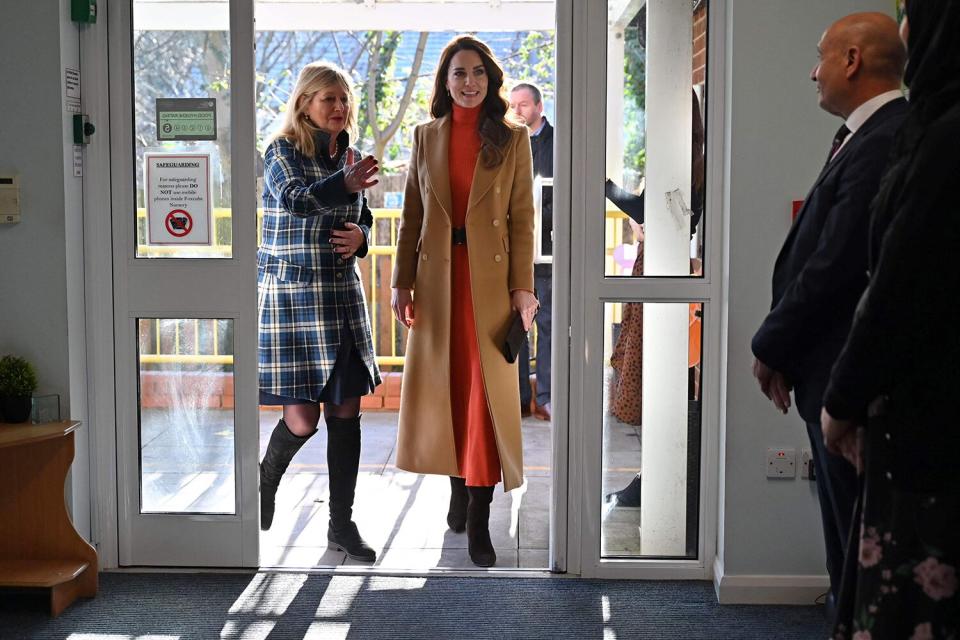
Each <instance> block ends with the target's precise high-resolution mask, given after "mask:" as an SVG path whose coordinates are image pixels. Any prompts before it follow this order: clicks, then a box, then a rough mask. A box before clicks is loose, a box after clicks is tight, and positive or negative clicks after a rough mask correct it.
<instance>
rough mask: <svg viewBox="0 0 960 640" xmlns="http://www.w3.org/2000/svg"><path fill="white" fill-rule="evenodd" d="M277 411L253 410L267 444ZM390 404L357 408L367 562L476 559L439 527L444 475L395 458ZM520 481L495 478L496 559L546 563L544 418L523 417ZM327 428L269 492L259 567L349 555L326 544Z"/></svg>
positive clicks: (359, 511) (461, 538)
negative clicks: (399, 464) (512, 484)
mask: <svg viewBox="0 0 960 640" xmlns="http://www.w3.org/2000/svg"><path fill="white" fill-rule="evenodd" d="M279 417H280V413H279V412H272V411H270V412H268V411H262V412H261V413H260V447H261V451H263V449H264V448H265V447H266V445H267V441H268V439H269V437H270V432H271V431H272V430H273V427H274V425H275V424H276V422H277V419H278V418H279ZM396 420H397V414H396V413H393V412H376V413H374V412H368V413H366V414H365V415H364V416H363V423H362V424H363V447H362V453H361V457H360V477H359V479H358V481H357V497H356V501H355V505H354V520H355V521H356V523H357V525H358V527H359V528H360V532H361V534H362V535H363V537H364V539H366V540H367V542H368V543H369V544H370V545H371V546H373V547H374V548H375V549H377V551H378V558H377V562H376V565H375V566H378V567H384V568H395V569H402V570H427V569H432V568H438V567H442V568H449V569H476V568H477V567H475V566H474V564H473V563H472V562H471V561H470V558H469V556H468V555H467V549H466V547H467V536H466V534H465V533H459V534H457V533H453V532H452V531H450V530H449V529H448V528H447V523H446V514H447V505H448V502H449V499H450V483H449V480H448V479H447V478H446V477H443V476H421V475H416V474H413V473H407V472H405V471H400V470H398V469H397V468H396V467H395V466H394V461H395V456H396V451H395V446H396ZM523 442H524V467H525V468H524V476H525V478H526V482H525V484H524V485H523V486H522V487H521V488H519V489H516V490H514V491H512V492H510V493H509V494H505V493H503V491H502V485H500V486H499V488H498V489H497V491H496V492H495V494H494V500H493V505H492V506H491V510H490V535H491V538H492V540H493V546H494V548H495V549H496V551H497V564H496V566H497V567H498V568H532V569H544V568H546V567H547V565H548V556H547V541H548V532H549V518H548V515H549V499H550V452H551V440H550V425H549V423H547V422H542V421H539V420H536V419H532V418H528V419H525V420H524V421H523ZM326 533H327V465H326V432H325V429H324V428H323V425H322V421H321V429H320V431H319V432H318V433H317V435H316V436H314V438H313V439H311V440H310V441H309V442H308V443H307V444H306V445H305V446H304V447H303V449H301V450H300V452H299V453H298V454H297V456H296V457H295V458H294V459H293V462H292V463H291V465H290V469H289V470H288V471H287V473H286V475H285V476H284V478H283V481H282V482H281V483H280V488H279V490H278V492H277V510H276V516H275V519H274V523H273V527H272V528H271V529H270V531H266V532H263V533H261V537H260V564H261V566H264V567H288V568H304V567H331V566H336V565H344V564H354V562H353V561H352V560H350V559H349V558H346V557H345V555H344V554H343V553H342V552H336V551H333V550H329V549H327V537H326Z"/></svg>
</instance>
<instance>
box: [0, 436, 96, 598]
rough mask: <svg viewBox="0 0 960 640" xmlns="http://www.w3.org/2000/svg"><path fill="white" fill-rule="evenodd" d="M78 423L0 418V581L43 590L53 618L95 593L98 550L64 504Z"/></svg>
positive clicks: (5, 584) (6, 585)
mask: <svg viewBox="0 0 960 640" xmlns="http://www.w3.org/2000/svg"><path fill="white" fill-rule="evenodd" d="M79 426H80V423H79V422H75V421H63V422H51V423H47V424H38V425H33V424H4V423H0V587H6V588H21V589H28V588H34V589H49V590H50V615H52V616H58V615H60V613H61V612H62V611H63V610H64V609H66V608H67V607H68V606H70V604H71V603H72V602H73V601H74V600H76V599H77V598H78V597H86V598H92V597H93V596H95V595H96V594H97V552H96V550H95V549H94V548H93V547H92V546H90V544H88V543H87V541H86V540H84V539H83V538H82V537H81V536H80V534H79V533H77V530H76V529H74V527H73V523H72V522H71V521H70V517H69V515H68V514H67V508H66V504H65V503H64V493H63V491H64V483H65V481H66V478H67V472H68V471H69V470H70V465H71V464H72V463H73V455H74V431H76V429H77V428H78V427H79Z"/></svg>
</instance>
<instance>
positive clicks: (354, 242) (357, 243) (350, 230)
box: [330, 222, 367, 259]
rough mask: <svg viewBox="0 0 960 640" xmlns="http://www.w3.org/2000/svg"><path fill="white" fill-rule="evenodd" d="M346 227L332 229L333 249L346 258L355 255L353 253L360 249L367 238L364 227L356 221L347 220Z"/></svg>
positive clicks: (331, 241) (331, 240) (331, 242)
mask: <svg viewBox="0 0 960 640" xmlns="http://www.w3.org/2000/svg"><path fill="white" fill-rule="evenodd" d="M346 227H347V228H346V229H331V230H330V244H332V245H333V250H334V251H335V252H336V253H339V254H340V256H341V257H342V258H344V259H346V258H351V257H353V254H355V253H356V252H357V251H359V250H360V247H362V246H363V243H364V242H366V240H367V239H366V237H365V236H364V235H363V229H361V228H360V227H358V226H357V225H355V224H354V223H352V222H347V223H346Z"/></svg>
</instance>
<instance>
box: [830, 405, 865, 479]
mask: <svg viewBox="0 0 960 640" xmlns="http://www.w3.org/2000/svg"><path fill="white" fill-rule="evenodd" d="M820 427H821V429H822V430H823V444H824V445H825V446H826V448H827V451H829V452H830V453H833V454H835V455H840V456H843V457H844V458H846V459H847V461H848V462H849V463H850V464H852V465H853V466H854V467H855V468H856V470H857V473H860V472H862V471H863V428H858V427H857V425H856V424H854V423H853V422H852V421H851V420H838V419H837V418H834V417H833V416H831V415H830V414H829V413H827V410H826V408H824V409H823V410H822V411H821V413H820Z"/></svg>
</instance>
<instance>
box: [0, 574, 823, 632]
mask: <svg viewBox="0 0 960 640" xmlns="http://www.w3.org/2000/svg"><path fill="white" fill-rule="evenodd" d="M45 606H46V602H45V600H44V599H43V598H42V597H39V596H36V595H28V594H11V593H9V592H6V593H0V638H3V639H4V640H13V639H20V638H38V639H40V638H59V639H64V638H72V639H73V640H92V639H94V638H106V639H109V640H120V639H133V638H143V637H149V638H151V640H154V639H157V640H160V639H162V640H173V639H180V640H186V639H193V638H204V639H206V638H270V639H281V638H284V639H285V638H324V639H326V638H347V639H355V638H391V639H398V640H399V639H404V638H418V639H419V638H430V639H433V638H456V639H457V640H469V639H473V638H477V639H480V638H482V639H487V638H494V639H496V640H506V639H508V638H509V639H512V638H524V639H528V638H529V639H533V638H544V639H551V640H553V639H556V638H577V639H587V638H602V639H611V640H612V639H618V640H623V639H627V638H630V639H632V638H657V639H660V638H684V639H687V638H689V639H694V638H704V639H707V638H709V639H711V640H714V639H721V638H764V639H770V638H785V639H790V638H798V639H799V638H803V639H807V638H826V637H827V636H828V635H829V633H828V629H827V625H826V623H825V621H824V617H823V608H822V607H784V606H743V605H736V606H734V605H727V606H721V605H719V604H717V602H716V597H715V595H714V592H713V586H712V585H711V584H710V583H707V582H648V581H643V582H639V581H622V580H609V581H602V580H577V579H566V578H553V579H550V578H535V579H534V578H502V577H498V578H452V577H430V578H391V577H377V576H366V577H363V576H334V577H331V576H329V575H308V574H302V573H300V574H291V573H284V574H268V573H264V574H120V573H106V574H102V575H101V582H100V594H99V595H98V596H97V597H96V598H95V599H93V600H79V601H77V602H76V603H75V604H74V605H73V606H71V607H70V608H69V609H67V611H65V612H64V613H63V614H62V615H61V616H60V617H59V618H57V619H55V620H50V619H49V618H48V617H47V615H46V613H45Z"/></svg>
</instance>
